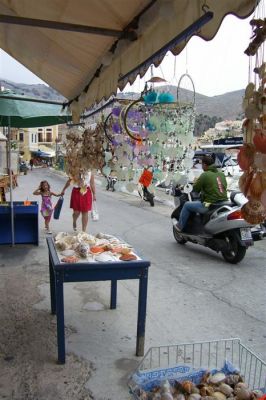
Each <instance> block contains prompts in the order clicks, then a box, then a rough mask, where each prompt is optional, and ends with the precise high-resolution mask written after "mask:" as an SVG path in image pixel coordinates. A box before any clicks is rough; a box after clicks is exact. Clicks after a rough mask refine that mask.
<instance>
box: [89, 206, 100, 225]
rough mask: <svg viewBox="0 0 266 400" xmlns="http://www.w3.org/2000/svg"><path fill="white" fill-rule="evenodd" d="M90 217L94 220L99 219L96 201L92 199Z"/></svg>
mask: <svg viewBox="0 0 266 400" xmlns="http://www.w3.org/2000/svg"><path fill="white" fill-rule="evenodd" d="M91 218H92V220H93V221H95V222H96V221H99V211H98V208H97V204H96V201H93V203H92V210H91Z"/></svg>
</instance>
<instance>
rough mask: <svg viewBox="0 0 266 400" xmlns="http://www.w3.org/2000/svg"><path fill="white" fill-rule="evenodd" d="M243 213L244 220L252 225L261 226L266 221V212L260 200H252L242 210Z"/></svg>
mask: <svg viewBox="0 0 266 400" xmlns="http://www.w3.org/2000/svg"><path fill="white" fill-rule="evenodd" d="M241 213H242V215H243V217H244V219H245V220H246V221H247V222H249V223H250V224H254V225H256V224H261V223H262V222H264V221H265V219H266V211H265V208H264V206H263V204H262V203H261V201H259V200H254V199H250V200H249V201H248V202H247V203H246V204H244V206H243V207H242V208H241Z"/></svg>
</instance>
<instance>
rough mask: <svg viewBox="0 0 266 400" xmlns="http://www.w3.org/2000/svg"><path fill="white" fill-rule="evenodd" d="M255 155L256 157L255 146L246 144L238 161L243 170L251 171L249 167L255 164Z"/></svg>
mask: <svg viewBox="0 0 266 400" xmlns="http://www.w3.org/2000/svg"><path fill="white" fill-rule="evenodd" d="M254 155H255V147H254V145H252V144H248V143H245V144H244V145H243V146H242V147H241V149H240V151H239V153H238V155H237V161H238V164H239V166H240V168H241V169H242V170H244V171H246V170H248V169H249V167H250V166H251V165H252V164H253V161H254Z"/></svg>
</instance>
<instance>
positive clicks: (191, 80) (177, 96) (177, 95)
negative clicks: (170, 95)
mask: <svg viewBox="0 0 266 400" xmlns="http://www.w3.org/2000/svg"><path fill="white" fill-rule="evenodd" d="M185 77H187V78H188V79H189V80H190V82H191V84H192V88H193V102H192V103H191V108H192V109H193V108H194V106H195V100H196V99H195V86H194V82H193V79H192V78H191V76H190V75H189V74H187V73H185V74H183V75H181V77H180V79H179V81H178V85H177V91H176V101H177V107H178V108H179V109H181V108H182V104H181V102H180V89H181V88H180V84H181V82H182V80H183V79H184V78H185Z"/></svg>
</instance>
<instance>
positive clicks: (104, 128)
mask: <svg viewBox="0 0 266 400" xmlns="http://www.w3.org/2000/svg"><path fill="white" fill-rule="evenodd" d="M112 114H113V113H112V112H110V114H108V115H107V117H106V118H105V121H104V123H103V131H104V134H105V136H106V137H107V139H108V140H109V142H111V143H112V142H113V141H112V138H111V137H110V136H109V135H108V133H107V123H108V121H109V118H110V117H111V116H112Z"/></svg>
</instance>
